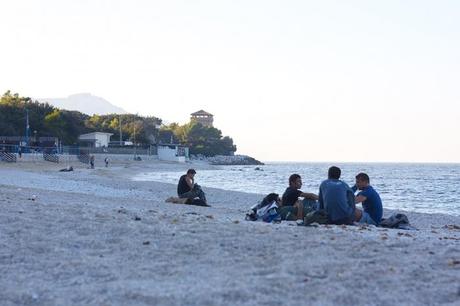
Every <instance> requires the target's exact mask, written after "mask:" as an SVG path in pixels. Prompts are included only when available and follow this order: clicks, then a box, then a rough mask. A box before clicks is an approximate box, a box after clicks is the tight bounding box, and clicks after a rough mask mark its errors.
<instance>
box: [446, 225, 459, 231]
mask: <svg viewBox="0 0 460 306" xmlns="http://www.w3.org/2000/svg"><path fill="white" fill-rule="evenodd" d="M444 228H447V229H448V230H460V226H458V225H456V224H447V225H444Z"/></svg>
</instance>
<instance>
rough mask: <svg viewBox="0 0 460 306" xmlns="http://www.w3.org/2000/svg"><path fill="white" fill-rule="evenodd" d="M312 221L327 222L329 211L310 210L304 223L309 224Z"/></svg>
mask: <svg viewBox="0 0 460 306" xmlns="http://www.w3.org/2000/svg"><path fill="white" fill-rule="evenodd" d="M312 223H318V224H327V223H328V218H327V212H326V211H325V210H324V209H320V210H314V211H311V212H309V213H308V214H306V215H305V217H304V218H303V225H305V226H308V225H310V224H312Z"/></svg>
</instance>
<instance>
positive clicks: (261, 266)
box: [0, 161, 460, 305]
mask: <svg viewBox="0 0 460 306" xmlns="http://www.w3.org/2000/svg"><path fill="white" fill-rule="evenodd" d="M81 165H82V166H80V165H77V166H74V168H75V171H74V172H58V171H57V170H58V169H60V168H64V167H65V166H63V165H62V164H61V165H54V164H50V163H45V162H42V163H37V164H32V163H31V164H27V165H23V164H20V163H18V164H15V165H11V164H8V165H5V164H0V192H1V193H0V203H1V205H2V209H1V210H0V233H2V235H1V237H0V244H1V245H2V249H1V251H0V269H1V271H2V278H1V280H0V288H1V289H2V290H1V291H0V300H2V301H3V303H4V305H24V304H35V305H58V304H60V305H62V304H71V305H88V304H92V305H94V304H96V305H101V304H110V305H126V304H135V305H152V304H155V305H184V304H187V305H217V304H227V305H255V304H283V305H298V304H299V303H301V304H302V303H307V302H306V301H308V304H316V305H335V304H340V305H394V304H398V303H401V297H403V301H404V304H405V305H433V304H437V305H455V304H456V303H458V302H459V301H460V286H459V285H458V284H459V283H460V273H459V272H460V230H459V229H456V228H455V227H450V228H449V227H446V226H448V225H457V226H458V225H460V217H456V216H451V215H443V214H423V213H414V212H407V215H408V217H409V221H410V222H411V224H412V225H414V226H415V227H418V228H419V230H417V231H403V230H396V229H384V228H377V227H373V226H369V227H363V226H329V225H327V226H326V225H321V226H318V227H303V226H297V225H295V222H282V223H281V224H267V223H261V222H250V221H244V216H245V213H246V212H247V210H248V209H249V207H250V206H251V205H252V204H254V203H256V202H258V201H260V200H261V196H262V195H261V194H252V193H242V192H234V191H227V190H223V189H214V188H206V190H205V191H206V192H207V195H208V198H209V201H210V204H211V205H212V207H211V208H205V207H197V206H189V205H177V204H168V203H165V202H164V201H165V199H166V198H167V197H168V196H170V195H174V194H175V189H176V186H175V185H174V184H170V183H159V182H137V181H131V180H129V177H130V176H131V175H132V174H133V173H138V172H140V171H145V169H147V170H148V171H150V170H151V169H153V170H155V169H156V170H158V171H163V170H170V171H173V170H178V171H180V170H185V169H187V168H189V167H190V165H191V164H173V163H163V162H150V161H149V162H135V161H126V162H114V163H113V164H111V165H110V167H109V168H108V169H105V168H103V167H102V168H96V169H94V170H92V169H87V168H86V167H85V166H84V165H83V164H81ZM192 165H193V166H195V165H194V164H192ZM209 169H212V167H211V166H210V167H209ZM387 212H388V210H385V216H387ZM350 281H351V282H353V285H352V286H351V287H350ZM351 288H355V289H356V290H352V289H351ZM287 292H289V294H287ZM358 293H359V294H358Z"/></svg>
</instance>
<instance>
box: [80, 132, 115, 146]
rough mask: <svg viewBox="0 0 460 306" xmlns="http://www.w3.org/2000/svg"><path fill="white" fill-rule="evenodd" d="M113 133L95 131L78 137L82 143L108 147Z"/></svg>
mask: <svg viewBox="0 0 460 306" xmlns="http://www.w3.org/2000/svg"><path fill="white" fill-rule="evenodd" d="M112 135H113V134H112V133H104V132H93V133H88V134H82V135H80V136H79V137H78V140H79V141H80V142H81V143H84V144H87V146H89V147H93V148H100V147H108V146H109V142H110V136H112Z"/></svg>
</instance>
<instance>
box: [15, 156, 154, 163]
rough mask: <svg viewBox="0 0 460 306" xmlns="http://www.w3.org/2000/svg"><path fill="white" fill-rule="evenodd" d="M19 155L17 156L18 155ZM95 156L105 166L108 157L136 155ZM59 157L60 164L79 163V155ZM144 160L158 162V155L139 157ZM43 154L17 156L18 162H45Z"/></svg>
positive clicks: (121, 159)
mask: <svg viewBox="0 0 460 306" xmlns="http://www.w3.org/2000/svg"><path fill="white" fill-rule="evenodd" d="M16 155H17V154H16ZM91 155H94V161H95V163H96V164H104V159H105V158H106V157H108V158H109V160H110V161H129V160H133V159H134V155H132V154H103V153H95V154H91ZM58 156H59V163H79V162H80V161H79V160H78V156H77V155H69V154H58ZM137 156H139V157H140V158H141V159H142V160H158V155H137ZM43 161H44V160H43V154H42V153H23V154H22V157H21V158H19V156H18V155H17V162H18V163H23V162H43Z"/></svg>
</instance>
